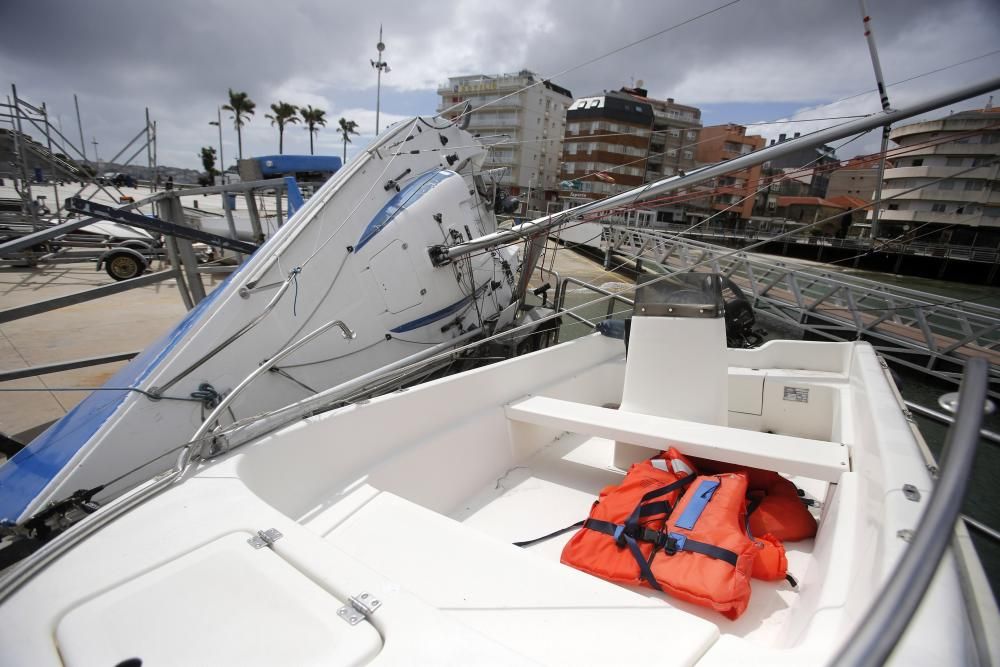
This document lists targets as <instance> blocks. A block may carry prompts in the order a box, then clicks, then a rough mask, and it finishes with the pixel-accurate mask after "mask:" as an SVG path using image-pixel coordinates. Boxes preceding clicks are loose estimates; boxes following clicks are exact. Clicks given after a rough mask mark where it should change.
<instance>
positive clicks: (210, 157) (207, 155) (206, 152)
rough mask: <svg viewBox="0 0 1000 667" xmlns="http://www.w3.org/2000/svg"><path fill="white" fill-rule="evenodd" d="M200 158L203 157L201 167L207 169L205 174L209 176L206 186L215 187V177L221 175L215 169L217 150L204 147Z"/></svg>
mask: <svg viewBox="0 0 1000 667" xmlns="http://www.w3.org/2000/svg"><path fill="white" fill-rule="evenodd" d="M199 157H201V166H203V167H204V168H205V173H206V174H207V177H206V179H205V185H214V183H215V178H214V177H215V175H216V174H217V173H219V172H218V170H217V169H216V168H215V149H214V148H212V147H211V146H202V149H201V153H199Z"/></svg>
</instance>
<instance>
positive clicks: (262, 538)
mask: <svg viewBox="0 0 1000 667" xmlns="http://www.w3.org/2000/svg"><path fill="white" fill-rule="evenodd" d="M281 538H282V534H281V533H280V532H279V531H278V529H277V528H268V529H267V530H258V531H257V534H256V535H254V536H253V537H251V538H250V539H248V540H247V544H249V545H250V546H252V547H253V548H254V549H263V548H264V547H269V546H271V545H272V544H274V543H275V542H277V541H278V540H280V539H281Z"/></svg>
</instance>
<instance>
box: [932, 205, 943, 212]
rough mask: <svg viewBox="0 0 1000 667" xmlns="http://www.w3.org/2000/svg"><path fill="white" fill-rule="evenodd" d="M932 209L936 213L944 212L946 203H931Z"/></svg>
mask: <svg viewBox="0 0 1000 667" xmlns="http://www.w3.org/2000/svg"><path fill="white" fill-rule="evenodd" d="M931 210H932V211H933V212H935V213H944V212H945V205H944V204H931Z"/></svg>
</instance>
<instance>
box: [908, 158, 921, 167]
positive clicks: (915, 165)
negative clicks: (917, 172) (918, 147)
mask: <svg viewBox="0 0 1000 667" xmlns="http://www.w3.org/2000/svg"><path fill="white" fill-rule="evenodd" d="M910 166H911V167H922V166H924V159H923V158H917V159H915V160H914V161H913V162H911V163H910Z"/></svg>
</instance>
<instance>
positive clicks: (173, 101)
mask: <svg viewBox="0 0 1000 667" xmlns="http://www.w3.org/2000/svg"><path fill="white" fill-rule="evenodd" d="M728 2H729V0H705V1H704V2H694V1H693V0H687V1H682V0H634V1H625V0H574V1H572V2H570V1H569V0H562V1H556V0H548V1H547V0H530V1H528V2H522V1H520V0H508V1H507V2H479V1H475V2H474V1H471V0H467V1H466V2H443V1H441V2H438V1H432V0H425V1H422V2H413V1H412V0H405V1H404V0H378V1H377V2H372V3H367V2H360V3H359V2H351V3H347V2H332V1H330V0H325V1H315V2H313V1H306V0H303V1H284V2H274V1H266V2H265V1H263V0H240V1H239V2H236V1H234V2H223V1H222V0H195V1H188V0H172V1H169V2H164V1H159V2H153V1H152V0H131V1H124V0H122V1H114V0H89V1H87V2H80V1H78V0H62V1H55V0H31V2H16V1H15V0H0V82H2V83H3V84H4V85H5V86H6V85H9V84H10V83H15V84H17V86H18V93H19V96H20V97H21V98H23V99H26V100H28V101H29V102H32V103H35V104H39V103H41V102H43V101H44V102H46V103H47V105H48V107H49V109H50V110H51V113H52V116H53V118H54V120H55V122H56V124H57V125H59V124H61V125H62V128H63V131H64V132H65V134H66V135H67V136H69V137H73V138H74V139H76V138H77V137H78V133H77V129H76V117H75V112H74V108H73V94H74V93H76V94H77V95H78V97H79V101H80V110H81V115H82V118H83V126H84V133H85V135H86V141H87V142H88V146H87V150H88V155H89V156H91V157H93V155H92V154H93V148H94V147H93V145H92V144H91V143H90V142H91V141H92V140H93V139H95V138H96V140H97V141H98V152H99V155H100V157H101V159H102V160H106V159H108V158H110V157H111V156H112V155H113V154H114V153H116V152H117V151H118V150H119V149H120V148H122V147H123V145H124V144H125V143H126V142H127V141H128V140H129V139H130V138H131V137H132V136H133V135H134V134H135V133H136V132H138V131H139V130H140V129H141V128H142V127H143V123H144V108H145V107H148V108H149V110H150V114H151V116H152V117H153V118H154V119H155V120H156V121H157V124H158V128H159V156H160V163H161V164H169V165H174V166H183V167H194V168H197V167H198V166H199V164H200V163H199V160H198V157H197V154H198V151H199V148H200V147H201V146H215V145H217V143H218V134H217V130H216V128H214V127H211V126H209V124H208V122H209V121H211V120H213V119H215V117H216V109H217V107H218V106H219V105H221V104H224V103H225V102H226V100H227V97H226V90H227V89H228V88H234V89H236V90H243V91H246V92H247V93H249V95H250V97H251V98H252V99H253V100H254V101H256V103H257V114H256V116H255V117H254V118H253V120H252V121H251V122H250V124H249V126H247V127H246V128H245V129H244V154H245V155H254V154H256V155H261V154H269V153H276V152H277V130H276V128H274V127H272V126H271V125H270V122H269V121H267V120H266V119H265V118H264V114H265V113H266V112H268V111H269V109H268V107H269V105H270V104H271V103H272V102H274V101H276V100H283V101H287V102H290V103H292V104H296V105H300V106H301V105H306V104H312V105H313V106H317V107H320V108H323V109H325V110H326V111H327V116H328V118H329V119H330V127H329V128H328V129H324V130H323V131H321V132H320V134H319V137H318V146H317V152H318V153H319V152H322V153H332V154H337V155H339V154H340V152H341V144H340V142H339V141H338V139H337V135H336V133H335V131H334V126H335V125H336V121H337V119H338V118H340V117H342V116H343V117H346V118H349V119H352V120H355V121H357V122H358V123H359V124H360V129H361V131H362V135H361V136H360V137H355V138H354V143H353V144H352V145H351V146H350V147H349V150H348V157H350V155H351V154H352V153H354V152H356V151H357V150H359V149H361V148H363V147H364V145H365V144H366V143H367V142H369V141H370V140H371V138H372V136H373V135H374V131H375V72H374V70H373V69H372V68H371V66H370V64H369V60H370V59H371V58H374V57H375V55H376V53H375V42H376V41H377V37H378V29H379V24H380V23H381V24H384V29H385V38H384V39H385V42H386V45H387V49H386V52H385V58H386V60H387V61H388V63H389V65H390V67H391V72H389V73H388V74H386V75H384V76H383V79H382V84H383V86H382V104H381V109H382V125H383V126H384V125H385V124H386V122H387V121H388V122H392V121H395V120H399V119H401V118H403V117H406V116H409V115H413V114H433V113H434V110H435V108H436V107H437V104H438V100H439V98H438V96H437V93H436V90H437V87H438V85H439V84H441V83H443V82H445V81H446V80H447V78H448V77H449V76H455V75H459V74H470V73H499V72H513V71H518V70H520V69H524V68H528V69H531V70H533V71H535V72H538V73H540V74H541V75H543V76H546V77H551V78H552V80H553V81H555V82H556V83H559V84H561V85H563V86H565V87H567V88H569V89H570V90H571V91H572V92H573V94H574V95H575V96H578V97H584V96H587V95H592V94H595V93H600V92H601V91H602V90H605V89H608V90H612V89H617V88H619V87H621V86H622V85H629V84H631V83H632V82H634V81H638V80H642V81H644V82H645V85H646V87H647V88H648V89H649V91H650V95H651V96H652V97H659V98H666V97H673V98H675V99H676V100H677V101H678V102H682V103H685V104H693V105H696V106H698V107H700V108H701V109H702V112H703V122H704V124H706V125H711V124H717V123H724V122H738V123H759V122H764V121H775V120H783V119H793V120H794V119H808V118H826V117H832V116H844V115H852V114H862V113H870V112H873V111H876V110H878V108H879V103H878V99H877V96H876V95H875V94H874V93H872V92H870V91H872V90H873V89H874V78H873V75H872V67H871V61H870V59H869V55H868V49H867V46H866V44H865V40H864V36H863V33H862V28H861V20H860V10H859V7H858V4H857V2H854V1H853V0H840V1H830V0H739V1H738V2H736V3H735V4H732V5H730V6H724V5H726V4H727V3H728ZM714 7H722V9H720V10H719V11H716V12H714V13H711V14H710V15H708V16H705V17H703V18H699V19H697V20H694V21H692V22H690V23H688V24H686V25H682V26H680V27H677V28H676V29H673V30H669V31H667V32H665V33H663V34H661V35H659V36H656V37H654V38H652V39H649V40H647V41H643V42H642V43H640V44H638V45H636V46H633V47H630V48H626V49H623V50H620V51H619V52H617V53H614V54H613V55H610V56H608V57H606V58H600V59H598V60H596V61H595V62H589V64H587V63H588V61H591V60H594V59H595V58H598V57H599V56H602V55H604V54H607V53H609V52H613V51H615V50H616V49H619V48H620V47H623V46H625V45H627V44H630V43H632V42H635V41H637V40H640V39H642V38H644V37H646V36H648V35H651V34H653V33H656V32H658V31H661V30H665V29H667V28H670V27H671V26H674V25H676V24H680V23H682V22H684V21H687V20H689V19H691V18H693V17H695V16H697V15H698V14H700V13H704V12H706V11H707V10H709V9H711V8H714ZM868 7H869V11H870V13H871V15H872V17H873V20H874V22H875V30H876V35H877V37H878V42H879V49H880V55H881V60H882V68H883V71H884V72H885V78H886V80H887V82H889V83H893V82H897V81H902V80H904V79H909V78H911V77H914V76H917V75H920V74H923V73H926V72H930V71H932V70H937V69H939V68H944V67H948V66H949V65H952V64H955V63H960V62H962V61H967V60H968V61H969V62H966V63H964V64H960V65H957V66H955V67H950V68H948V69H945V70H943V71H940V72H937V73H935V74H930V75H928V76H923V77H920V78H916V79H914V80H912V81H909V82H906V83H902V84H899V85H897V86H892V87H890V89H889V94H890V99H891V101H892V103H893V104H894V105H904V104H906V103H908V102H910V101H913V100H915V99H917V98H919V97H922V96H926V95H929V94H934V93H937V92H942V91H944V90H947V89H949V88H952V87H956V86H959V85H962V84H966V83H971V82H974V81H979V80H982V79H985V78H987V77H989V76H994V75H996V74H997V73H998V72H1000V39H998V37H1000V2H997V0H868ZM8 90H9V88H8ZM865 91H869V92H868V93H867V94H861V95H858V93H864V92H865ZM844 98H848V99H844ZM996 101H997V103H998V104H1000V94H998V96H997V100H996ZM984 103H985V99H978V100H972V101H970V102H968V103H965V104H963V105H956V106H955V107H954V110H958V109H961V108H973V107H981V106H983V104H984ZM224 120H225V122H226V127H225V130H224V142H225V153H226V158H227V164H228V163H231V160H232V158H233V157H234V156H235V154H236V135H235V131H234V130H233V128H232V124H231V121H229V120H228V119H224ZM833 122H836V121H818V122H813V123H797V124H781V125H754V126H753V131H755V132H756V133H758V134H763V135H765V136H767V137H773V136H777V134H778V133H779V132H788V133H789V134H791V133H792V132H794V131H802V132H806V131H810V130H813V129H817V128H818V127H820V126H825V125H829V124H832V123H833ZM873 135H874V133H873ZM77 142H78V139H77ZM876 149H877V138H875V137H874V136H871V135H870V136H869V137H866V138H865V139H864V140H860V141H856V142H854V143H852V144H851V145H850V146H849V147H847V148H845V149H844V151H842V154H843V153H846V155H843V156H845V157H847V156H850V155H853V154H855V153H857V152H867V151H873V150H876ZM308 150H309V140H308V133H307V132H306V130H305V129H303V128H302V127H301V126H293V127H291V128H290V129H289V130H287V131H286V137H285V152H286V153H288V152H308ZM144 159H145V158H144V157H143V160H144Z"/></svg>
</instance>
